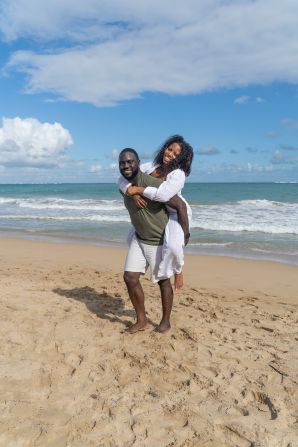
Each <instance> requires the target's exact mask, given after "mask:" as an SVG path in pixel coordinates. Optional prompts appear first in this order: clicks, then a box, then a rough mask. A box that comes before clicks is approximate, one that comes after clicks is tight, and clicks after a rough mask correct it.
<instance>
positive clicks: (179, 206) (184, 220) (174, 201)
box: [167, 195, 190, 245]
mask: <svg viewBox="0 0 298 447" xmlns="http://www.w3.org/2000/svg"><path fill="white" fill-rule="evenodd" d="M167 205H169V206H170V207H171V208H174V209H175V210H176V211H177V215H178V222H179V223H180V225H181V227H182V230H183V233H184V243H185V245H187V244H188V241H189V238H190V234H189V221H188V216H187V208H186V204H185V202H184V201H183V200H182V199H180V197H178V196H177V195H175V196H174V197H172V198H171V199H170V200H169V201H168V202H167Z"/></svg>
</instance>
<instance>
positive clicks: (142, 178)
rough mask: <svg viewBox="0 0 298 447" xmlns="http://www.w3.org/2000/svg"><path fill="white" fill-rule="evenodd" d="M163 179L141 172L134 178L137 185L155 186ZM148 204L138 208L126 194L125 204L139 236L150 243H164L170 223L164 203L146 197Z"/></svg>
mask: <svg viewBox="0 0 298 447" xmlns="http://www.w3.org/2000/svg"><path fill="white" fill-rule="evenodd" d="M161 183H162V180H160V179H158V178H155V177H152V176H151V175H148V174H145V173H144V172H141V171H140V172H139V173H138V175H137V176H136V177H135V179H134V185H135V186H144V187H146V186H155V187H156V188H158V187H159V185H160V184H161ZM146 200H147V202H148V206H147V207H146V208H138V207H137V206H136V205H135V203H134V201H133V199H132V197H127V196H124V204H125V206H126V208H127V210H128V212H129V215H130V219H131V223H132V224H133V226H134V227H135V230H136V235H137V238H138V239H139V240H140V241H141V242H144V244H148V245H162V244H163V236H164V231H165V227H166V225H167V223H168V215H167V212H166V208H165V206H164V204H163V203H160V202H154V201H152V200H149V199H146Z"/></svg>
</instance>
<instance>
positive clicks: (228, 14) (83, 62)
mask: <svg viewBox="0 0 298 447" xmlns="http://www.w3.org/2000/svg"><path fill="white" fill-rule="evenodd" d="M2 4H3V6H2V11H1V10H0V17H1V19H0V30H2V33H3V34H4V36H5V37H6V39H8V40H9V39H10V40H12V39H17V38H20V37H31V38H34V39H36V40H37V39H42V40H43V46H42V48H43V49H42V50H40V51H39V52H38V51H36V52H33V51H19V52H15V53H14V54H12V56H11V58H10V61H9V63H8V65H7V68H10V69H16V70H18V71H20V72H22V73H25V74H26V77H27V79H28V83H27V86H26V88H27V92H30V93H35V92H47V93H51V94H54V95H55V96H56V97H58V98H61V99H66V100H72V101H80V102H89V103H92V104H95V105H97V106H112V105H115V104H117V103H118V102H119V101H123V100H128V99H132V98H139V97H141V95H142V94H143V93H144V92H148V91H150V92H162V93H166V94H194V93H200V92H203V91H208V90H212V89H217V88H221V87H237V86H245V85H248V84H256V83H258V84H266V83H271V82H274V81H285V82H290V83H297V82H298V65H297V63H296V57H295V55H296V54H297V51H298V27H297V16H298V3H297V2H296V1H295V0H285V1H284V2H280V1H279V0H262V1H253V2H252V1H249V0H243V1H241V2H239V0H229V1H218V0H208V1H207V0H201V1H200V2H198V1H196V0H186V1H185V2H183V4H181V2H178V1H177V0H172V1H170V0H164V1H163V2H159V1H158V0H150V1H149V0H143V1H142V2H140V1H138V0H127V1H125V2H123V1H121V0H109V2H106V1H103V0H85V1H84V3H82V2H77V3H76V2H73V1H71V0H60V1H58V0H52V1H51V2H50V3H47V4H45V3H44V2H40V0H9V1H8V0H7V1H5V2H2ZM289 36H291V38H290V39H289ZM57 39H66V41H60V43H61V47H63V48H62V49H61V48H60V49H57V41H58V40H57ZM237 103H238V104H239V103H240V104H241V102H237Z"/></svg>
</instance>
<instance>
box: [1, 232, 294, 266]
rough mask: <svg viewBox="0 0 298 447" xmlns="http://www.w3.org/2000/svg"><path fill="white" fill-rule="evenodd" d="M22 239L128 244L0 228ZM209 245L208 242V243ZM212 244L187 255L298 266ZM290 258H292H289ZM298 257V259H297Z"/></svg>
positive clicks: (192, 247)
mask: <svg viewBox="0 0 298 447" xmlns="http://www.w3.org/2000/svg"><path fill="white" fill-rule="evenodd" d="M2 238H3V239H6V238H8V239H21V240H28V241H32V242H34V241H38V242H41V243H42V242H45V243H57V244H74V245H82V246H94V247H113V248H120V249H126V248H127V244H126V241H125V240H123V241H105V240H96V239H94V238H91V237H90V238H80V237H75V236H67V235H66V234H61V235H59V234H56V235H49V234H47V233H33V232H30V231H28V232H25V231H18V230H8V229H1V230H0V240H1V239H2ZM207 245H208V244H207ZM212 245H213V244H211V246H210V247H209V248H208V249H206V244H205V243H202V244H196V243H195V244H194V245H191V243H190V245H189V246H187V247H186V248H185V255H186V256H209V257H219V258H231V259H239V260H249V261H263V262H273V263H277V264H284V265H289V266H293V267H298V256H297V255H293V256H295V259H291V255H289V254H287V255H286V254H275V253H271V254H266V253H265V252H257V254H256V252H254V251H253V249H248V248H246V249H245V248H238V249H237V250H236V249H235V248H234V249H229V248H224V247H220V248H219V247H217V248H214V247H213V246H212ZM289 258H290V259H289ZM296 258H297V259H296Z"/></svg>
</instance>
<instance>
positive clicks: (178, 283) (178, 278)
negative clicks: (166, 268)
mask: <svg viewBox="0 0 298 447" xmlns="http://www.w3.org/2000/svg"><path fill="white" fill-rule="evenodd" d="M174 287H175V290H179V289H182V287H183V273H182V272H181V273H176V274H175V279H174Z"/></svg>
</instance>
